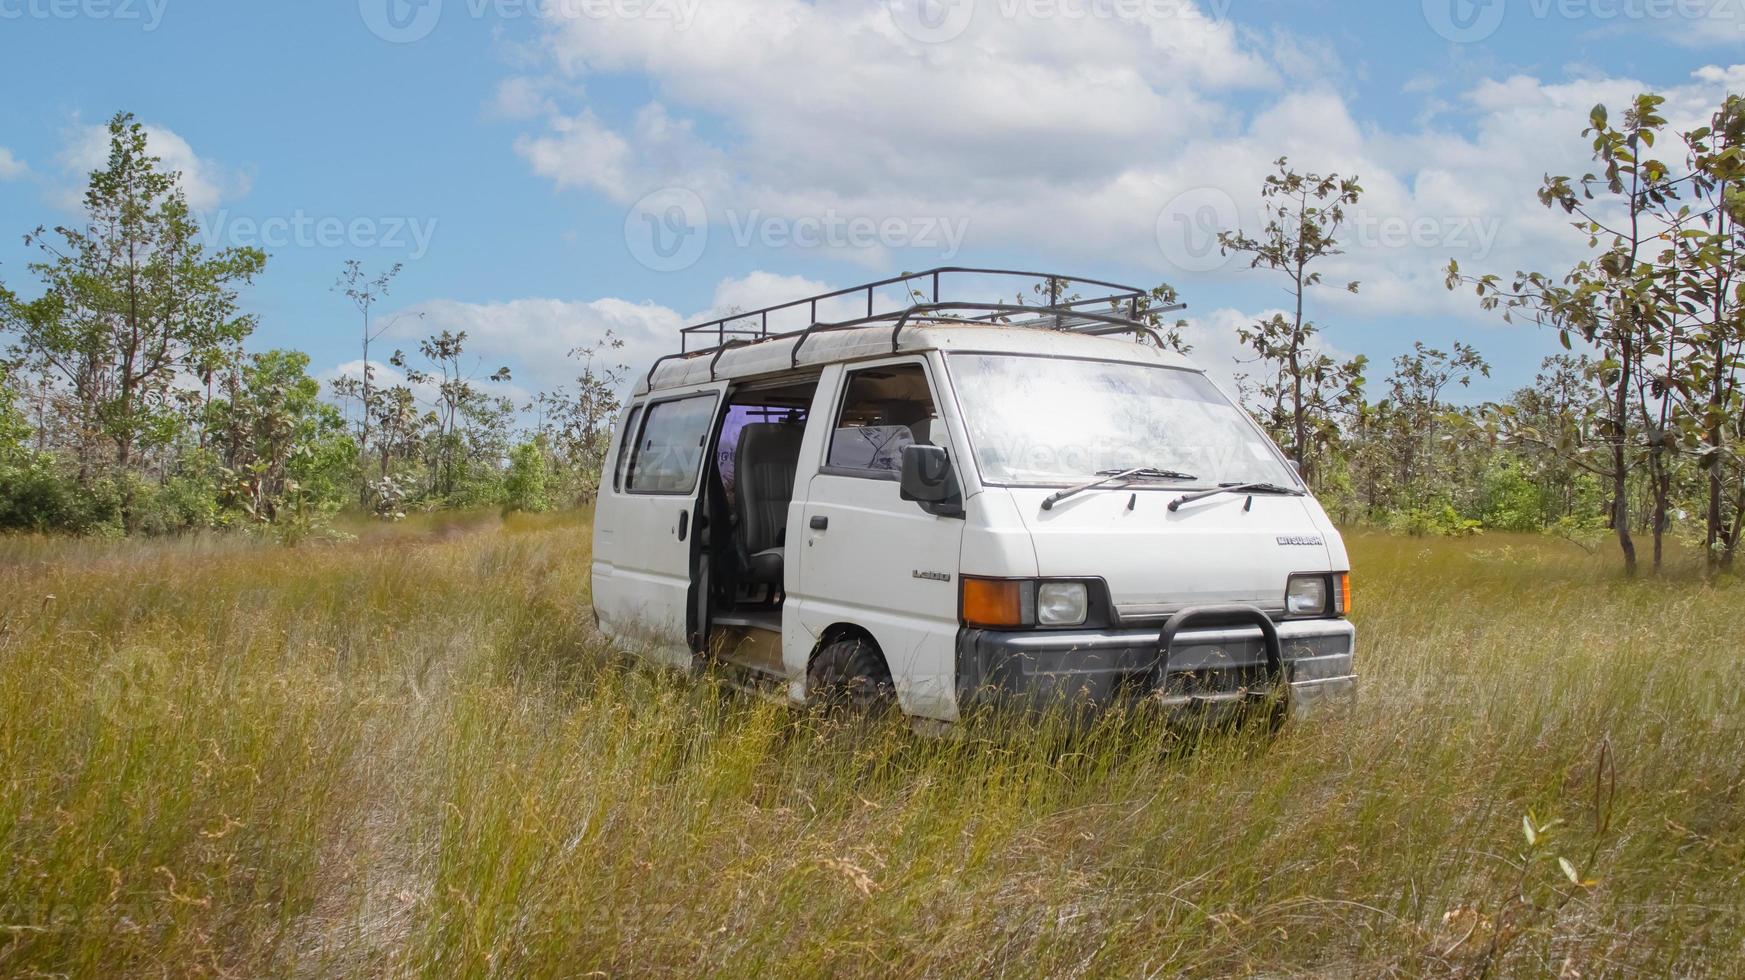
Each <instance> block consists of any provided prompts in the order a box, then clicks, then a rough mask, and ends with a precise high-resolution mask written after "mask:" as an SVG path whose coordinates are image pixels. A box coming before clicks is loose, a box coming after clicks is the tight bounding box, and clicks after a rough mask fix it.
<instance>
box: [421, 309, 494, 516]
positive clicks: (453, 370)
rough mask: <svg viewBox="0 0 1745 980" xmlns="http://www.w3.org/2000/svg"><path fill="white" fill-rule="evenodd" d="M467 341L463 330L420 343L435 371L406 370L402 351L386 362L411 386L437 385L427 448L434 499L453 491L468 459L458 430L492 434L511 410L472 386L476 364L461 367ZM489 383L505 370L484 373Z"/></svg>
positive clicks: (444, 332) (447, 332)
mask: <svg viewBox="0 0 1745 980" xmlns="http://www.w3.org/2000/svg"><path fill="white" fill-rule="evenodd" d="M466 339H467V334H466V331H464V330H463V331H461V332H459V333H451V332H450V331H447V330H444V331H442V332H441V333H440V334H436V335H434V336H431V337H426V338H425V339H424V340H421V341H419V342H418V350H419V353H421V354H423V355H424V359H425V361H427V362H428V363H429V365H430V366H431V368H433V369H434V370H431V371H426V370H423V369H420V368H415V367H411V366H409V365H408V363H407V361H406V355H405V354H404V353H403V352H401V351H395V352H394V356H393V358H392V359H391V360H390V363H391V364H393V365H394V366H395V367H397V368H400V369H402V370H404V371H405V372H406V380H407V381H408V382H410V383H411V384H413V385H420V384H428V385H434V386H435V387H436V398H437V403H436V419H435V421H436V432H435V433H434V434H433V438H432V439H430V440H429V441H428V442H427V445H429V446H431V447H432V448H433V449H434V458H433V459H432V460H431V472H430V491H431V492H432V493H434V494H438V495H445V494H448V493H451V492H453V491H454V489H455V487H456V485H457V483H458V477H459V466H460V463H461V462H462V461H463V460H464V459H466V458H467V457H468V456H469V455H470V454H469V453H468V452H467V451H466V450H467V448H468V447H467V446H466V444H465V442H466V441H465V439H464V438H463V433H462V431H461V428H462V426H463V425H469V424H470V425H473V426H479V427H483V428H487V429H490V430H493V432H494V433H496V432H498V431H499V430H502V429H503V428H505V427H506V426H507V422H508V416H509V414H510V413H512V412H513V410H514V406H513V405H510V404H508V403H506V402H504V401H502V400H497V399H490V398H488V397H487V396H486V395H485V394H484V392H483V391H482V390H480V389H479V388H478V387H477V386H476V385H475V384H474V382H475V381H476V380H477V378H478V370H477V369H478V364H477V362H476V361H475V362H474V364H473V365H472V367H471V368H469V367H467V366H465V365H464V364H463V363H462V362H463V360H464V357H465V354H466ZM488 380H490V381H492V382H506V381H508V380H509V369H508V368H507V367H500V368H498V369H497V370H496V371H493V372H492V373H491V374H490V375H489V377H488Z"/></svg>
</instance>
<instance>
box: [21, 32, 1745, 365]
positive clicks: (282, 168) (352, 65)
mask: <svg viewBox="0 0 1745 980" xmlns="http://www.w3.org/2000/svg"><path fill="white" fill-rule="evenodd" d="M922 3H924V4H925V6H921V5H920V4H922ZM0 82H3V83H4V85H5V90H6V91H8V92H10V93H13V97H12V98H9V99H7V100H5V101H4V102H0V280H3V281H5V282H6V283H7V284H8V285H10V286H11V287H12V288H13V289H14V290H16V291H18V292H20V293H23V294H25V295H30V294H31V293H32V292H33V290H34V288H35V286H34V284H33V283H32V282H31V280H30V276H29V274H28V272H27V271H26V269H25V266H26V264H27V263H28V262H29V261H30V260H31V258H32V256H31V253H30V252H29V251H28V250H27V249H25V247H24V246H23V244H22V242H21V240H20V239H21V236H22V235H23V233H24V232H26V231H28V230H30V229H31V228H33V227H34V226H36V225H38V224H48V225H53V224H56V223H59V222H65V221H69V220H73V219H74V218H75V217H76V212H74V211H73V210H71V209H70V206H71V204H72V203H74V202H75V201H76V193H77V191H78V188H79V187H80V185H81V184H82V181H83V171H84V170H86V169H88V168H89V167H90V166H91V165H92V164H93V163H95V162H96V159H95V157H94V155H95V154H97V153H98V152H100V150H101V143H100V142H98V141H95V140H94V135H93V134H94V129H93V127H96V126H98V125H100V124H101V123H103V122H104V121H105V120H106V119H107V118H108V117H109V116H110V115H111V114H112V113H114V112H115V111H117V110H121V109H126V110H129V111H132V112H134V113H135V114H136V115H137V116H138V117H139V118H140V120H141V121H143V122H144V123H146V124H147V125H148V126H149V127H151V130H152V141H153V146H154V148H155V149H156V150H157V151H158V152H159V153H160V154H161V155H163V156H164V157H165V158H166V160H167V161H169V162H170V163H172V164H174V165H175V166H178V167H180V168H181V169H183V170H184V172H185V173H186V175H187V178H188V186H189V190H190V197H191V201H192V203H193V204H194V205H195V207H196V209H197V210H198V211H200V213H201V214H202V216H203V221H204V222H205V224H206V227H207V229H208V234H209V235H210V236H211V237H212V239H213V241H214V242H215V243H216V244H261V245H263V246H264V247H266V248H267V250H268V251H269V252H270V253H271V256H272V257H271V259H270V261H269V263H268V267H267V271H266V273H265V274H264V276H263V277H262V278H261V279H260V281H259V282H258V284H257V285H256V286H255V287H253V288H252V289H251V290H250V292H249V294H248V302H249V305H250V308H252V309H254V310H256V311H258V312H259V313H260V315H261V327H260V330H259V333H258V335H257V338H256V341H255V345H256V346H257V347H268V346H292V347H298V348H301V349H303V350H306V351H308V352H309V353H310V354H311V355H312V357H313V359H314V364H315V368H316V370H318V371H323V372H330V373H331V372H333V371H337V370H343V369H345V368H344V366H345V365H346V364H347V363H348V362H355V361H356V359H357V357H358V353H357V348H356V332H357V330H356V323H355V317H354V316H353V315H352V312H351V311H350V309H349V308H348V307H347V305H346V303H345V301H344V299H343V298H342V297H340V296H339V295H337V294H335V293H334V292H332V291H331V289H330V287H331V285H332V283H333V280H334V277H335V275H336V274H337V273H338V271H339V268H340V266H341V264H342V262H344V261H345V260H346V259H348V258H358V259H361V260H362V261H363V262H364V263H365V264H366V266H367V267H370V268H376V269H379V268H384V267H386V266H389V265H391V264H393V263H395V262H403V263H405V271H404V272H403V273H402V275H401V276H400V278H399V280H398V281H397V282H396V283H395V285H394V288H393V292H392V294H391V296H390V297H389V299H388V300H387V301H386V303H385V304H384V307H383V312H384V313H385V314H386V315H388V316H393V315H395V314H396V313H405V314H408V315H406V316H403V317H401V318H400V319H399V320H398V321H397V323H396V326H395V327H394V336H392V337H391V338H390V339H389V340H388V341H387V344H389V345H390V346H392V345H398V346H406V347H410V346H411V345H412V344H413V343H414V342H415V335H416V334H417V333H418V332H421V331H423V332H429V331H433V330H436V329H441V328H444V327H447V328H450V329H466V330H468V331H469V332H470V333H471V334H472V335H473V337H474V338H475V342H474V343H475V349H476V350H477V351H478V353H479V354H480V356H481V358H482V359H483V360H484V361H486V362H489V363H488V366H495V364H497V363H507V364H510V365H511V366H512V367H513V368H514V369H515V371H516V374H517V382H516V383H517V386H518V387H519V388H520V389H524V390H529V391H530V390H536V389H538V388H541V387H547V386H550V385H553V384H556V383H559V382H561V381H562V380H563V379H564V377H565V376H566V373H567V372H568V367H567V365H566V364H565V362H564V353H565V352H566V351H567V350H569V349H570V348H572V347H576V346H580V345H583V344H586V343H588V342H590V341H591V340H592V339H594V338H596V337H597V336H599V335H600V334H601V333H602V332H603V331H604V330H606V329H612V330H614V331H615V332H616V333H617V334H619V335H620V336H623V337H625V338H627V340H628V341H629V347H628V349H627V352H626V356H627V357H628V358H629V359H630V360H632V361H640V360H642V359H644V358H646V357H649V356H652V355H653V354H655V353H659V352H660V351H661V350H662V348H663V347H664V346H665V345H667V343H668V342H669V338H670V337H671V336H672V333H673V331H675V330H676V329H677V327H678V326H679V325H681V324H682V323H683V322H684V321H687V320H690V319H693V318H695V317H697V316H700V315H703V314H705V313H707V312H709V311H713V310H722V309H727V308H732V307H739V308H747V307H750V306H753V305H759V304H761V303H763V302H774V301H779V300H781V299H784V298H787V297H788V296H790V295H797V294H799V293H802V292H804V291H806V290H808V289H812V288H814V287H818V288H822V287H834V286H840V285H847V284H850V283H852V282H855V281H858V280H863V279H871V278H877V277H880V276H883V275H885V274H888V273H890V272H894V271H898V270H903V269H919V268H925V267H929V266H935V265H944V264H951V265H1001V266H1018V267H1032V268H1050V269H1056V268H1057V269H1061V270H1063V271H1069V272H1078V273H1081V274H1085V275H1090V276H1098V277H1103V278H1113V279H1120V280H1123V281H1132V282H1136V283H1140V284H1147V285H1149V284H1152V283H1155V282H1158V281H1161V280H1168V281H1170V282H1172V283H1173V284H1175V285H1176V286H1177V287H1178V288H1179V289H1181V290H1182V292H1183V295H1184V298H1185V299H1186V300H1187V301H1188V303H1189V304H1190V311H1189V312H1190V315H1191V316H1192V318H1193V330H1192V331H1191V339H1192V340H1193V341H1194V342H1195V343H1196V345H1197V346H1198V349H1199V355H1200V357H1201V358H1202V359H1203V360H1205V361H1206V362H1207V363H1208V365H1209V366H1211V367H1213V368H1214V370H1216V371H1218V372H1219V373H1224V374H1228V373H1229V372H1231V371H1233V370H1240V368H1239V367H1237V366H1235V365H1234V362H1233V357H1234V355H1235V353H1236V345H1235V339H1234V332H1235V327H1236V326H1237V325H1238V324H1239V323H1241V322H1244V321H1246V320H1248V319H1250V318H1252V317H1254V316H1256V315H1259V314H1262V313H1265V312H1267V311H1268V310H1270V309H1273V308H1276V307H1278V306H1279V305H1280V304H1281V303H1282V302H1284V294H1283V293H1282V292H1280V291H1279V288H1278V287H1279V283H1278V281H1277V280H1276V279H1274V278H1272V277H1270V276H1268V275H1266V274H1263V273H1259V272H1250V271H1248V270H1247V269H1245V268H1243V267H1242V266H1241V264H1240V263H1238V262H1236V261H1234V260H1231V261H1220V259H1219V257H1218V256H1217V255H1216V254H1215V252H1214V253H1210V254H1209V253H1208V251H1207V249H1206V248H1205V243H1204V241H1203V240H1202V238H1203V236H1202V235H1201V234H1200V233H1199V232H1198V231H1196V229H1198V228H1203V227H1204V226H1206V225H1207V224H1208V222H1211V223H1218V224H1229V223H1236V224H1241V225H1243V226H1246V227H1254V226H1255V224H1256V221H1257V219H1256V218H1255V213H1256V208H1257V206H1258V187H1259V182H1260V178H1261V176H1262V175H1263V174H1264V173H1265V172H1266V171H1267V169H1268V168H1269V165H1270V162H1271V161H1272V160H1273V159H1274V158H1276V157H1277V156H1279V155H1281V154H1287V153H1288V154H1289V155H1290V156H1291V158H1292V160H1293V162H1294V163H1296V164H1297V165H1299V166H1300V167H1304V168H1312V169H1317V170H1337V171H1339V172H1342V173H1356V174H1358V175H1359V176H1360V177H1361V178H1362V179H1363V183H1364V186H1365V188H1366V190H1367V191H1368V193H1367V195H1366V198H1365V203H1364V205H1362V206H1361V208H1360V209H1359V212H1360V213H1359V215H1358V217H1357V222H1356V224H1355V225H1354V227H1353V228H1351V229H1349V230H1348V232H1347V234H1346V236H1345V237H1346V241H1347V242H1348V243H1349V245H1350V249H1349V252H1348V254H1347V255H1346V256H1343V257H1341V258H1340V259H1339V260H1337V262H1336V263H1335V264H1332V265H1329V266H1328V270H1327V271H1328V276H1329V278H1330V279H1337V280H1341V281H1342V280H1344V279H1358V280H1360V281H1362V282H1363V284H1364V288H1363V289H1362V291H1361V292H1360V293H1359V294H1358V295H1357V296H1348V295H1343V294H1341V293H1339V292H1337V291H1335V290H1331V289H1329V290H1325V291H1323V292H1321V293H1319V294H1317V295H1315V296H1313V297H1312V298H1311V313H1312V314H1313V315H1314V317H1315V319H1316V320H1317V321H1319V322H1320V323H1321V324H1322V325H1323V327H1324V329H1325V337H1326V342H1327V344H1328V345H1329V346H1330V347H1331V348H1333V349H1334V350H1336V351H1339V352H1347V353H1358V352H1361V353H1365V354H1368V355H1370V356H1371V358H1372V359H1374V360H1377V361H1385V360H1386V359H1387V358H1390V357H1391V356H1393V355H1394V354H1396V353H1398V352H1399V351H1401V350H1403V349H1405V348H1407V347H1409V346H1410V344H1411V342H1412V341H1413V340H1425V341H1428V342H1432V343H1446V342H1448V341H1449V340H1452V339H1456V338H1459V339H1464V340H1467V341H1469V342H1472V343H1475V344H1477V345H1478V346H1479V347H1480V349H1481V350H1482V351H1483V352H1484V353H1485V354H1486V355H1487V356H1488V357H1489V358H1490V359H1491V361H1492V362H1493V364H1494V365H1495V367H1496V370H1495V378H1494V380H1492V381H1491V382H1487V383H1485V384H1482V385H1480V386H1478V387H1477V388H1475V393H1476V394H1480V395H1483V396H1487V397H1496V396H1500V395H1501V394H1503V393H1504V392H1505V391H1506V390H1507V389H1509V388H1510V387H1513V386H1515V385H1518V384H1520V383H1523V382H1525V381H1527V380H1530V379H1531V376H1532V374H1533V371H1534V368H1535V367H1536V365H1537V362H1538V360H1539V358H1540V357H1541V356H1542V355H1543V354H1545V353H1547V352H1549V351H1550V350H1551V349H1552V348H1553V342H1552V339H1551V338H1549V337H1546V336H1543V335H1541V334H1538V333H1535V332H1534V331H1533V330H1532V329H1531V328H1527V327H1521V326H1507V325H1503V324H1501V323H1500V322H1498V321H1497V320H1495V319H1494V318H1492V317H1490V316H1488V315H1486V314H1483V313H1482V312H1480V311H1478V310H1477V309H1476V307H1475V306H1474V304H1473V303H1471V301H1470V299H1469V298H1468V297H1465V296H1451V295H1449V294H1447V293H1446V292H1445V291H1444V290H1443V288H1442V284H1441V275H1440V270H1441V268H1442V267H1443V266H1445V265H1446V262H1447V260H1448V259H1449V258H1450V257H1455V258H1459V259H1460V261H1461V263H1462V265H1463V267H1464V268H1466V269H1469V270H1474V271H1478V270H1485V271H1497V272H1503V273H1507V272H1510V271H1513V270H1514V269H1516V268H1518V267H1523V266H1527V267H1535V268H1542V269H1546V270H1548V271H1561V269H1563V268H1566V267H1567V266H1568V265H1569V264H1570V263H1571V262H1572V261H1574V260H1575V259H1577V258H1579V256H1580V254H1581V245H1582V242H1581V241H1580V240H1579V238H1578V237H1577V236H1575V235H1574V233H1573V232H1570V231H1569V230H1568V229H1567V227H1566V226H1565V225H1564V223H1563V221H1562V219H1561V218H1559V217H1558V216H1556V215H1553V214H1550V213H1548V212H1545V211H1544V210H1543V209H1542V208H1540V207H1539V206H1538V204H1537V202H1536V201H1535V200H1534V197H1533V193H1534V191H1535V190H1536V187H1537V182H1538V180H1539V177H1540V175H1542V174H1544V173H1545V172H1547V171H1550V172H1575V173H1580V172H1583V171H1584V170H1585V169H1586V167H1587V157H1586V149H1585V146H1584V141H1583V140H1582V138H1581V136H1580V132H1581V128H1582V125H1583V121H1584V119H1585V117H1586V113H1587V109H1588V107H1590V106H1591V105H1593V104H1594V103H1595V102H1599V101H1605V102H1609V103H1611V104H1613V105H1614V106H1616V105H1620V104H1621V103H1622V102H1623V101H1624V100H1626V99H1628V98H1629V97H1630V96H1631V95H1632V94H1634V93H1635V92H1637V91H1640V90H1642V89H1644V88H1648V89H1654V90H1656V91H1661V92H1663V93H1665V94H1667V95H1669V97H1670V99H1671V101H1670V102H1669V108H1670V110H1671V114H1672V116H1673V118H1674V120H1675V121H1676V122H1681V123H1690V124H1694V123H1695V122H1697V121H1698V120H1699V119H1701V118H1704V117H1706V114H1707V111H1708V110H1709V109H1711V108H1712V107H1713V106H1714V105H1715V104H1716V103H1718V101H1719V99H1720V97H1721V96H1722V95H1723V94H1724V93H1726V92H1729V91H1731V92H1739V91H1742V90H1745V0H1405V2H1388V3H1364V4H1356V3H1344V4H1335V3H1332V2H1282V0H1200V2H1197V3H1196V2H1192V0H888V2H884V0H865V2H849V0H821V2H816V3H806V2H801V0H334V2H330V3H273V4H267V3H236V2H226V0H0ZM654 235H661V236H663V237H662V238H661V239H660V241H659V242H656V240H655V239H654V238H653V237H651V236H654ZM657 244H658V245H660V246H661V247H660V248H659V249H655V248H653V246H655V245H657ZM675 250H676V251H675ZM410 314H417V315H410ZM353 369H355V366H354V368H353ZM1380 373H1381V372H1379V371H1378V372H1376V375H1377V381H1376V382H1375V383H1376V384H1377V385H1378V386H1379V375H1380Z"/></svg>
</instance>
